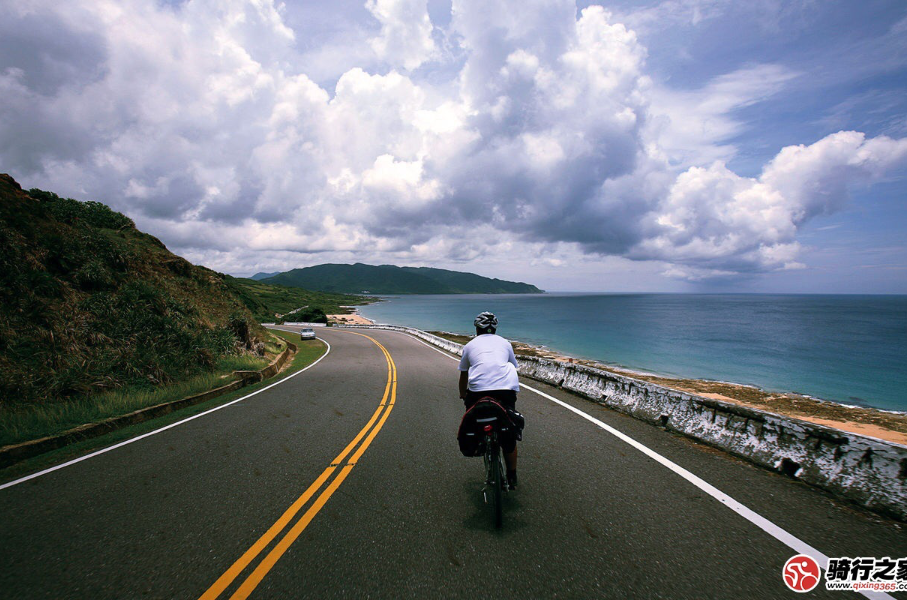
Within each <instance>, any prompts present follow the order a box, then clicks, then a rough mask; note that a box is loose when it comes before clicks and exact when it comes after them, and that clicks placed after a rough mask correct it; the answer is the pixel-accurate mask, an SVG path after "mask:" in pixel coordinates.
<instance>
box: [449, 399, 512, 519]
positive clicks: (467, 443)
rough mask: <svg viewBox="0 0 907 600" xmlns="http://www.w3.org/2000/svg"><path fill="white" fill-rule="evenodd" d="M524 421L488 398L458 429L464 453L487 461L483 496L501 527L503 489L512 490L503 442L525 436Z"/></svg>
mask: <svg viewBox="0 0 907 600" xmlns="http://www.w3.org/2000/svg"><path fill="white" fill-rule="evenodd" d="M523 424H524V419H523V415H521V414H520V413H518V412H516V411H515V410H513V409H507V408H505V407H504V406H502V405H501V404H500V403H499V402H497V401H496V400H495V399H494V398H491V397H485V398H482V399H480V400H479V401H478V402H476V403H475V404H474V405H473V406H472V407H471V408H470V409H469V410H467V411H466V414H465V415H463V420H462V421H461V422H460V429H459V431H458V432H457V441H458V443H459V445H460V452H462V453H463V456H481V457H482V458H483V460H484V462H485V486H484V487H483V488H482V497H483V499H484V501H485V504H491V508H492V511H491V512H492V521H493V523H494V526H495V527H496V528H498V529H500V528H501V527H502V526H503V523H504V506H503V504H504V503H503V496H504V492H507V491H510V485H509V483H508V481H507V477H506V472H507V470H506V467H505V466H504V453H503V450H502V448H501V442H502V441H504V442H505V446H506V442H508V441H511V440H512V439H513V440H515V441H518V440H520V439H522V430H523ZM514 443H515V442H514Z"/></svg>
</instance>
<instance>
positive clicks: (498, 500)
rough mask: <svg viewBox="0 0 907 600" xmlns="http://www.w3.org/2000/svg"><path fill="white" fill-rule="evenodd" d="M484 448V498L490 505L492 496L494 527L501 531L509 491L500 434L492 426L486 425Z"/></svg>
mask: <svg viewBox="0 0 907 600" xmlns="http://www.w3.org/2000/svg"><path fill="white" fill-rule="evenodd" d="M483 429H484V433H485V439H484V446H485V453H484V454H483V455H482V458H483V460H484V462H485V486H484V487H483V488H482V496H483V498H484V499H485V503H486V504H489V496H491V502H490V504H491V514H492V520H493V522H494V526H495V527H496V528H497V529H500V528H501V527H503V525H504V492H506V491H508V490H509V486H508V485H507V478H506V476H505V475H504V474H505V473H506V470H505V467H504V454H503V453H502V452H501V444H500V443H499V442H498V432H497V431H495V428H494V427H493V426H491V425H485V427H484V428H483Z"/></svg>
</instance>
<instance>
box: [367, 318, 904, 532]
mask: <svg viewBox="0 0 907 600" xmlns="http://www.w3.org/2000/svg"><path fill="white" fill-rule="evenodd" d="M358 327H359V328H369V329H388V330H392V331H402V332H405V333H408V334H410V335H412V336H415V337H417V338H419V339H422V340H425V341H426V342H428V343H430V344H432V345H435V346H437V347H439V348H442V349H444V350H447V351H448V352H451V353H453V354H458V355H459V354H462V352H463V347H462V346H461V345H460V344H457V343H454V342H451V341H449V340H446V339H444V338H440V337H438V336H435V335H432V334H429V333H426V332H424V331H421V330H419V329H413V328H411V327H397V326H393V325H371V326H358ZM517 362H518V363H519V372H520V375H522V376H524V377H529V378H531V379H535V380H537V381H541V382H544V383H548V384H550V385H554V386H557V387H560V388H562V389H565V390H567V391H570V392H573V393H576V394H579V395H580V396H583V397H585V398H588V399H590V400H593V401H595V402H598V403H600V404H604V405H605V406H608V407H609V408H613V409H614V410H617V411H620V412H622V413H626V414H629V415H632V416H633V417H636V418H638V419H641V420H643V421H647V422H649V423H652V424H653V425H656V426H659V427H663V428H665V429H667V430H669V431H675V432H677V433H681V434H683V435H686V436H689V437H691V438H694V439H696V440H699V441H702V442H705V443H707V444H709V445H711V446H714V447H716V448H721V449H723V450H726V451H728V452H730V453H732V454H735V455H737V456H740V457H743V458H746V459H747V460H750V461H752V462H754V463H756V464H758V465H761V466H763V467H767V468H769V469H772V470H774V471H778V472H780V473H783V474H785V475H788V476H790V477H794V478H797V479H800V480H801V481H804V482H806V483H809V484H812V485H815V486H817V487H820V488H822V489H825V490H827V491H829V492H832V493H834V494H836V495H838V496H841V497H843V498H846V499H848V500H851V501H853V502H855V503H857V504H860V505H862V506H865V507H867V508H869V509H872V510H874V511H877V512H880V513H883V514H886V515H888V516H891V517H894V518H897V519H899V520H901V521H907V446H902V445H900V444H894V443H891V442H886V441H883V440H878V439H875V438H871V437H867V436H863V435H859V434H856V433H849V432H846V431H841V430H838V429H833V428H831V427H824V426H822V425H816V424H813V423H809V422H807V421H801V420H798V419H794V418H790V417H782V416H779V415H775V414H772V413H769V412H765V411H762V410H758V409H754V408H748V407H745V406H740V405H737V404H733V403H731V402H723V401H720V400H713V399H710V398H704V397H702V396H697V395H694V394H687V393H684V392H678V391H676V390H671V389H668V388H665V387H662V386H660V385H656V384H654V383H648V382H645V381H641V380H638V379H633V378H632V377H628V376H625V375H618V374H616V373H611V372H609V371H602V370H600V369H594V368H592V367H586V366H583V365H577V364H572V363H566V362H561V361H554V360H548V359H544V358H536V357H530V356H518V357H517Z"/></svg>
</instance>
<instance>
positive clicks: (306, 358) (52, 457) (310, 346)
mask: <svg viewBox="0 0 907 600" xmlns="http://www.w3.org/2000/svg"><path fill="white" fill-rule="evenodd" d="M274 333H275V334H276V335H277V336H279V337H281V338H283V339H284V340H289V341H292V342H293V343H295V344H296V345H297V346H298V347H299V352H297V353H296V356H294V357H293V362H292V363H291V364H290V365H288V366H287V367H285V368H284V370H283V371H281V372H280V373H279V374H278V375H277V376H276V377H275V378H273V379H268V380H266V381H263V382H261V383H257V384H254V385H251V386H248V387H244V388H242V389H240V390H238V391H235V392H231V393H229V394H225V395H223V396H218V397H216V398H213V399H211V400H208V401H207V402H204V403H201V404H196V405H195V406H189V407H186V408H184V409H182V410H179V411H176V412H173V413H170V414H168V415H165V416H163V417H159V418H157V419H153V420H151V421H145V422H143V423H139V424H137V425H132V426H129V427H125V428H123V429H117V430H116V431H112V432H111V433H108V434H106V435H102V436H99V437H96V438H90V439H87V440H84V441H81V442H76V443H75V444H71V445H69V446H65V447H63V448H60V449H59V450H54V451H52V452H48V453H46V454H41V455H40V456H36V457H34V458H31V459H27V460H25V461H22V462H19V463H16V464H14V465H12V466H10V467H7V468H5V469H0V483H4V482H7V481H10V480H12V479H15V478H17V477H21V476H23V475H26V474H28V473H33V472H35V471H39V470H41V469H44V468H47V467H50V466H52V465H56V464H59V463H62V462H64V461H66V460H71V459H74V458H76V457H79V456H82V455H85V454H87V453H89V452H91V451H93V450H96V449H98V448H103V447H106V446H110V445H112V444H115V443H117V442H120V441H122V440H126V439H129V438H132V437H135V436H137V435H141V434H143V433H147V432H149V431H152V430H155V429H159V428H161V427H164V426H166V425H169V424H171V423H175V422H176V421H179V420H182V419H186V418H188V417H191V416H192V415H196V414H198V413H201V412H204V411H206V410H211V409H212V408H216V407H217V406H220V405H223V404H225V403H227V402H230V401H232V400H236V399H237V398H241V397H242V396H247V395H249V394H251V393H253V392H255V391H257V390H260V389H261V388H263V387H265V386H268V385H271V384H273V383H274V382H275V381H276V380H280V379H284V378H286V377H288V376H289V375H292V374H293V373H295V372H297V371H299V370H300V369H302V368H305V367H307V366H309V365H310V364H312V363H313V362H315V361H316V360H317V359H318V358H320V357H321V356H322V355H324V353H325V351H326V350H327V347H326V346H325V345H324V344H323V343H322V342H321V341H319V340H300V339H299V335H298V334H294V333H287V332H283V331H275V332H274ZM180 397H182V396H180ZM248 401H249V402H254V401H255V399H254V398H250V399H249V400H248Z"/></svg>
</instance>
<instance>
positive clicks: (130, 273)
mask: <svg viewBox="0 0 907 600" xmlns="http://www.w3.org/2000/svg"><path fill="white" fill-rule="evenodd" d="M30 194H31V196H33V197H30V196H29V194H27V193H25V192H23V191H22V190H21V189H20V188H19V186H18V184H17V183H16V182H15V181H13V180H12V178H10V177H8V176H0V401H2V404H3V406H4V407H7V408H8V407H10V406H15V405H23V404H29V403H50V402H61V401H75V400H78V399H81V398H85V397H87V396H90V395H93V394H97V393H100V392H104V391H107V390H111V389H117V388H120V387H122V386H132V387H135V386H146V387H153V386H156V385H160V384H166V383H170V382H174V381H182V380H185V379H189V378H191V377H194V376H196V375H199V374H202V373H205V372H210V371H212V370H213V369H214V368H215V367H216V365H217V363H218V360H219V359H220V358H221V357H224V356H227V355H231V354H236V353H237V352H240V353H241V352H243V351H248V350H249V349H251V348H254V347H257V346H260V341H261V340H262V339H264V336H265V333H264V331H263V330H262V329H261V328H260V326H258V325H257V323H256V322H255V321H254V319H253V318H252V315H251V313H250V312H249V311H248V309H247V308H246V306H245V305H244V304H243V303H242V302H241V301H240V300H239V299H238V298H236V296H235V295H234V294H232V293H231V292H230V289H229V287H228V285H227V284H226V283H225V281H224V276H223V275H221V274H219V273H216V272H214V271H211V270H209V269H205V268H203V267H196V266H193V265H191V264H190V263H188V262H187V261H186V260H184V259H182V258H180V257H179V256H176V255H174V254H172V253H171V252H169V251H168V250H167V249H166V248H165V247H164V245H163V244H161V242H160V241H159V240H157V239H156V238H154V237H152V236H150V235H148V234H145V233H142V232H141V231H138V230H137V229H135V226H134V225H133V223H132V221H131V220H129V219H128V218H127V217H125V216H123V215H121V214H119V213H116V212H113V211H111V210H110V209H109V208H107V207H106V206H104V205H102V204H99V203H93V202H85V203H83V202H77V201H75V200H69V199H64V198H58V197H56V196H55V195H53V194H50V193H47V192H40V191H38V190H33V191H32V192H30Z"/></svg>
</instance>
